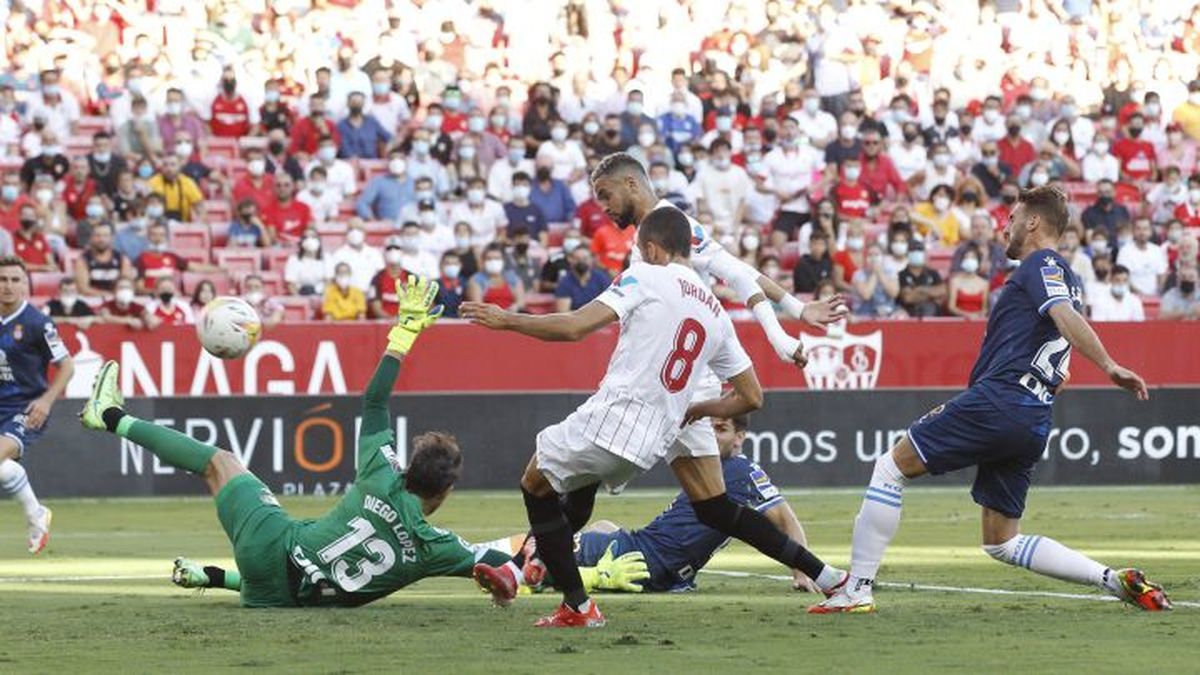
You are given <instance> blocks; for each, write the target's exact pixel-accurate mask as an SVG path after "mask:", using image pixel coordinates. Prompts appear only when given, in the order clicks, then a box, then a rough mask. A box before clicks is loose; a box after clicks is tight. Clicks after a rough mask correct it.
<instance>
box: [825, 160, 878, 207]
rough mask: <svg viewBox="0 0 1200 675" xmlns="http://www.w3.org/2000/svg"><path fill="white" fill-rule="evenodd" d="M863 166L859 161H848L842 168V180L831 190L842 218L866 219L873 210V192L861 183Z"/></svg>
mask: <svg viewBox="0 0 1200 675" xmlns="http://www.w3.org/2000/svg"><path fill="white" fill-rule="evenodd" d="M861 175H862V164H861V163H860V162H859V161H858V160H857V159H850V160H847V161H846V163H845V164H844V165H843V166H842V173H841V177H840V179H839V180H838V181H837V182H836V183H835V184H834V186H833V189H832V190H831V192H832V194H833V203H834V205H835V206H836V207H837V215H838V217H840V218H866V217H867V216H868V214H869V212H870V210H871V191H870V190H868V189H867V188H866V186H864V185H863V184H862V182H861V181H860V178H861Z"/></svg>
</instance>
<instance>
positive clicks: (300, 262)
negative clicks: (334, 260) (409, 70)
mask: <svg viewBox="0 0 1200 675" xmlns="http://www.w3.org/2000/svg"><path fill="white" fill-rule="evenodd" d="M326 273H327V267H326V262H325V254H324V251H323V250H322V246H321V237H320V236H319V235H317V231H316V230H314V229H311V228H310V229H307V230H305V231H304V236H302V237H301V238H300V244H299V246H297V247H296V252H295V253H293V254H292V255H290V256H288V259H287V263H286V264H285V265H284V268H283V280H284V282H286V283H287V289H288V294H289V295H320V294H321V293H322V292H323V291H324V290H325V279H326Z"/></svg>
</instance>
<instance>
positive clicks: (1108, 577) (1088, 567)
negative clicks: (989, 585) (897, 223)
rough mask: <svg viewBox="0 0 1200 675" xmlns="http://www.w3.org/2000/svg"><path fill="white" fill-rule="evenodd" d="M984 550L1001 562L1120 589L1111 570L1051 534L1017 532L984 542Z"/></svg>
mask: <svg viewBox="0 0 1200 675" xmlns="http://www.w3.org/2000/svg"><path fill="white" fill-rule="evenodd" d="M983 550H984V552H986V553H987V554H988V555H990V556H992V557H993V558H995V559H996V560H999V561H1000V562H1005V563H1008V564H1009V565H1015V566H1017V567H1024V568H1026V569H1028V570H1032V571H1034V572H1037V573H1038V574H1044V575H1046V576H1048V577H1054V578H1055V579H1061V580H1063V581H1071V582H1074V583H1077V584H1087V585H1090V586H1097V587H1099V588H1102V589H1104V590H1106V591H1110V592H1116V591H1117V590H1118V587H1117V578H1116V575H1115V574H1113V572H1112V570H1111V569H1109V568H1108V567H1105V566H1104V565H1102V564H1100V563H1098V562H1096V561H1095V560H1092V559H1091V558H1089V557H1087V556H1086V555H1084V554H1082V553H1080V552H1079V551H1076V550H1075V549H1072V548H1067V547H1066V546H1063V545H1062V544H1060V543H1058V542H1057V541H1054V540H1053V539H1051V538H1050V537H1042V536H1039V535H1036V534H1018V535H1017V536H1015V537H1013V538H1012V539H1009V540H1008V541H1006V542H1004V543H1003V544H985V545H984V546H983Z"/></svg>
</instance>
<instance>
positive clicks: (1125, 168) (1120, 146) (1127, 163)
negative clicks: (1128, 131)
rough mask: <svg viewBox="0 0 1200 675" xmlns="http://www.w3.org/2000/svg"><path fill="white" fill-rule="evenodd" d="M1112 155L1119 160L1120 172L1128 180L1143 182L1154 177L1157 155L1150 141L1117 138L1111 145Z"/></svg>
mask: <svg viewBox="0 0 1200 675" xmlns="http://www.w3.org/2000/svg"><path fill="white" fill-rule="evenodd" d="M1112 154H1113V156H1115V157H1116V158H1117V159H1119V160H1121V171H1122V173H1124V174H1125V175H1126V176H1128V177H1129V178H1132V179H1134V180H1143V179H1146V178H1150V177H1152V176H1153V175H1154V162H1155V160H1156V159H1157V157H1158V156H1157V155H1156V154H1155V152H1154V145H1153V144H1152V143H1150V141H1143V140H1138V139H1133V138H1119V139H1117V141H1116V142H1115V143H1113V145H1112Z"/></svg>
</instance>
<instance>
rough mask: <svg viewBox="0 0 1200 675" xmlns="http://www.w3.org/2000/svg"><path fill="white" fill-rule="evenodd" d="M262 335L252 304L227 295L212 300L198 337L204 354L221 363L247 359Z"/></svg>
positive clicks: (202, 320) (201, 319) (206, 307)
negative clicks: (242, 358)
mask: <svg viewBox="0 0 1200 675" xmlns="http://www.w3.org/2000/svg"><path fill="white" fill-rule="evenodd" d="M261 334H262V320H260V319H259V318H258V312H256V311H254V308H253V307H251V306H250V303H248V302H246V301H245V300H242V299H241V298H234V297H230V296H227V295H223V296H221V297H217V298H213V299H212V301H210V302H209V303H208V304H207V305H205V306H204V310H203V311H202V312H201V313H200V321H198V322H197V323H196V335H197V337H199V338H200V344H201V345H203V346H204V349H205V351H207V352H208V353H209V354H212V355H213V356H215V357H217V358H221V359H237V358H241V357H243V356H245V355H246V352H248V351H250V348H251V347H253V346H254V345H255V344H256V343H257V342H258V337H259V335H261Z"/></svg>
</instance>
